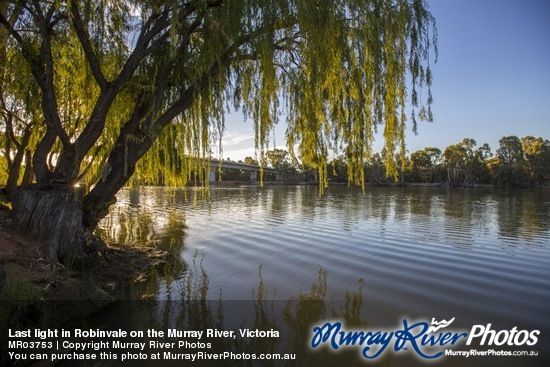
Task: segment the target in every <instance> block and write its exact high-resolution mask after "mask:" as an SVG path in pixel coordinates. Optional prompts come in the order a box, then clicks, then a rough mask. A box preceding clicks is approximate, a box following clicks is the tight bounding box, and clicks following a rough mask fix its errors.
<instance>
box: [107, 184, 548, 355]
mask: <svg viewBox="0 0 550 367" xmlns="http://www.w3.org/2000/svg"><path fill="white" fill-rule="evenodd" d="M206 196H208V197H206ZM206 196H204V193H203V192H202V191H201V190H200V189H193V188H187V189H169V188H163V187H145V188H140V189H135V190H129V189H127V190H123V191H121V192H120V193H119V195H118V202H117V204H116V205H114V206H113V207H112V209H111V214H110V215H109V216H108V217H107V218H105V220H104V221H103V222H102V223H101V227H102V229H103V231H104V235H107V236H109V237H111V238H112V239H114V240H116V241H119V242H127V243H131V242H133V241H157V242H158V243H159V246H160V247H162V248H163V249H166V250H168V251H170V252H171V254H172V258H171V265H170V266H167V267H166V268H165V269H164V270H163V271H161V272H159V273H158V274H156V276H154V277H153V278H152V280H151V282H149V283H148V284H147V285H144V286H142V288H140V289H139V290H136V289H134V290H133V291H132V293H131V295H130V296H131V297H137V298H139V297H140V296H141V295H142V294H143V293H148V295H147V296H148V297H149V298H151V297H152V298H153V299H156V300H178V299H185V298H186V289H189V284H188V283H189V279H190V278H189V274H190V273H193V272H194V273H195V274H202V275H203V277H207V282H206V283H204V285H207V286H204V287H202V288H201V292H202V293H201V296H202V297H203V298H206V299H211V300H215V299H219V298H221V299H223V300H252V299H257V298H258V295H259V294H261V297H262V298H263V299H269V300H283V301H284V300H288V299H289V298H292V297H297V296H298V295H300V294H302V295H304V294H310V295H317V296H319V295H321V294H322V297H326V299H333V300H346V299H349V298H350V294H360V296H361V297H362V302H361V309H362V310H363V311H364V312H365V314H366V316H365V317H366V318H367V319H368V320H369V322H371V323H372V322H374V323H375V324H380V325H395V324H396V323H398V322H399V320H400V319H401V318H411V319H418V318H424V319H427V320H428V321H429V320H430V319H431V318H432V317H433V318H436V319H447V320H449V319H451V318H453V317H455V318H456V320H457V321H456V322H457V323H458V325H463V326H467V325H472V324H474V323H480V324H487V323H492V325H493V327H497V326H501V328H508V329H510V328H511V327H513V326H516V327H517V329H518V330H522V329H529V330H530V329H540V330H550V317H549V316H550V312H549V305H550V266H549V265H550V190H500V189H492V188H483V189H481V188H480V189H464V190H460V189H446V188H418V187H410V188H409V187H406V188H395V187H368V188H367V190H366V192H365V193H363V192H361V190H359V189H356V188H348V187H343V186H331V187H330V188H329V189H328V190H327V191H326V192H325V194H324V195H323V196H319V195H318V192H317V188H316V187H315V186H271V187H264V188H260V187H255V186H242V187H211V188H210V189H209V194H208V195H206ZM320 284H322V285H320ZM312 287H313V288H312ZM320 288H321V289H320ZM354 292H355V293H354ZM140 293H141V294H140ZM545 340H546V341H545V343H547V342H548V339H547V338H546V339H545ZM539 346H540V345H539ZM541 347H542V348H548V345H542V346H541Z"/></svg>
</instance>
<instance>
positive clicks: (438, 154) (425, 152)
mask: <svg viewBox="0 0 550 367" xmlns="http://www.w3.org/2000/svg"><path fill="white" fill-rule="evenodd" d="M330 166H331V168H332V172H333V175H332V176H331V181H333V182H345V181H347V172H346V167H347V165H346V163H345V157H343V156H342V157H338V158H336V159H334V160H332V162H330ZM398 167H400V170H399V172H398V176H397V177H388V176H387V175H386V170H385V165H384V161H383V159H382V158H381V156H380V155H379V154H378V153H376V154H373V156H372V157H371V158H370V159H369V160H368V162H367V164H366V165H365V175H366V177H367V180H368V182H370V183H371V184H377V185H382V184H387V183H390V182H391V181H395V180H398V181H399V182H401V183H430V184H434V183H439V184H442V185H447V186H451V187H471V186H473V185H476V184H494V185H496V186H499V187H529V186H543V185H544V184H545V182H546V181H547V180H548V179H549V178H550V141H548V140H547V139H543V138H541V137H538V138H535V137H533V136H525V137H523V138H518V137H517V136H505V137H503V138H502V139H500V140H499V147H498V149H497V150H496V152H495V153H493V152H492V151H491V148H490V147H489V145H488V144H483V145H480V146H477V143H476V141H475V140H474V139H469V138H465V139H463V140H462V141H461V142H459V143H457V144H453V145H450V146H448V147H446V148H445V149H444V150H443V152H442V151H441V150H440V149H438V148H434V147H426V148H424V149H422V150H418V151H416V152H413V153H412V154H410V155H409V156H407V157H405V160H404V161H401V162H398Z"/></svg>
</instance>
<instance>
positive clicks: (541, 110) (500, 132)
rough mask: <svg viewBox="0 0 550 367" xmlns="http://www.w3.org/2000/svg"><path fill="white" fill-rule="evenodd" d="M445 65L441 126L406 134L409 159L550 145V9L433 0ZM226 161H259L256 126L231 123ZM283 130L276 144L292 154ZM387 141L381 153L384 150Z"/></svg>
mask: <svg viewBox="0 0 550 367" xmlns="http://www.w3.org/2000/svg"><path fill="white" fill-rule="evenodd" d="M428 3H429V6H430V11H431V12H432V14H433V16H434V17H435V18H436V21H437V28H438V33H439V41H438V46H439V59H438V62H437V63H436V64H435V65H433V74H434V82H433V86H432V91H433V96H434V104H433V106H432V110H433V113H434V122H433V123H426V122H421V123H419V126H418V135H416V136H415V135H414V134H413V133H412V131H411V130H410V129H409V130H408V131H407V138H406V142H407V149H408V151H409V152H410V153H412V152H414V151H416V150H419V149H422V148H424V147H427V146H435V147H438V148H440V149H441V150H443V149H445V147H447V146H449V145H451V144H455V143H458V142H459V141H461V140H462V139H463V138H466V137H467V138H473V139H475V140H476V142H477V144H478V146H479V145H481V144H483V143H488V144H489V145H490V146H491V149H492V151H493V152H495V151H496V149H497V148H498V140H499V139H500V138H501V137H503V136H507V135H517V136H519V137H523V136H526V135H534V136H536V137H538V136H542V137H543V138H545V139H550V1H547V0H460V1H459V0H431V1H428ZM226 127H227V131H226V133H225V138H224V143H223V149H224V154H223V156H224V158H231V159H233V160H239V159H244V157H246V156H253V155H254V149H253V148H254V138H253V137H254V134H253V124H252V121H246V122H244V121H243V120H242V117H241V116H240V115H239V114H231V115H229V116H228V117H227V121H226ZM284 130H285V126H284V124H281V125H280V126H277V128H276V131H275V133H274V140H275V144H276V145H277V146H278V147H280V148H284V147H285V140H284ZM380 140H381V139H378V142H377V143H376V144H375V150H376V151H379V150H380V149H381V147H382V142H381V141H380Z"/></svg>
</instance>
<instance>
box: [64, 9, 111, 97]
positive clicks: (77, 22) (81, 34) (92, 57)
mask: <svg viewBox="0 0 550 367" xmlns="http://www.w3.org/2000/svg"><path fill="white" fill-rule="evenodd" d="M76 3H77V2H76V1H71V3H70V4H71V5H70V7H71V14H72V21H73V26H74V29H75V32H76V34H77V36H78V39H79V40H80V44H81V45H82V48H83V49H84V53H85V54H86V59H87V60H88V62H89V64H90V68H91V69H92V73H93V75H94V78H95V80H96V82H97V84H99V87H100V88H101V89H104V88H105V87H106V86H107V79H105V76H104V75H103V72H102V71H101V66H100V65H99V61H98V60H97V56H96V54H95V52H94V49H93V47H92V44H91V43H90V38H89V36H88V34H87V33H86V30H85V29H84V24H83V23H82V18H81V17H80V13H79V10H78V8H77V4H76Z"/></svg>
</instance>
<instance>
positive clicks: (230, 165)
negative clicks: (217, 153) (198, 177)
mask: <svg viewBox="0 0 550 367" xmlns="http://www.w3.org/2000/svg"><path fill="white" fill-rule="evenodd" d="M210 162H211V167H210V172H209V173H208V181H210V182H214V181H217V178H218V177H217V176H218V175H217V170H218V169H219V168H220V161H219V160H217V159H212V160H210ZM221 169H222V170H224V169H237V170H240V171H246V172H250V181H258V179H259V177H258V176H259V175H258V173H259V172H260V166H259V165H256V164H246V163H237V162H229V161H221ZM263 171H264V173H273V174H274V175H275V179H276V180H277V181H282V180H283V177H282V175H281V173H280V172H279V171H277V170H276V169H274V168H269V167H264V168H263Z"/></svg>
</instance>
